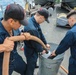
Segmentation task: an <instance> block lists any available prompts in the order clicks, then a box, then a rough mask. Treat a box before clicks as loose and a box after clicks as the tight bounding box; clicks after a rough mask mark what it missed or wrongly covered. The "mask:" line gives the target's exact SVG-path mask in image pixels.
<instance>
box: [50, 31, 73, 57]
mask: <svg viewBox="0 0 76 75" xmlns="http://www.w3.org/2000/svg"><path fill="white" fill-rule="evenodd" d="M73 42H74V35H73V33H72V32H71V31H68V32H67V34H66V35H65V37H64V38H63V40H62V41H61V42H60V44H59V46H58V47H57V49H56V51H53V52H52V54H51V55H52V56H56V55H58V54H61V53H63V52H65V51H66V50H67V49H68V48H69V47H71V46H72V44H73Z"/></svg>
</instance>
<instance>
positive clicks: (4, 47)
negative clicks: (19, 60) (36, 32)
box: [0, 38, 14, 53]
mask: <svg viewBox="0 0 76 75" xmlns="http://www.w3.org/2000/svg"><path fill="white" fill-rule="evenodd" d="M13 48H14V42H13V41H11V40H8V38H6V39H5V40H4V42H3V44H0V53H1V52H4V51H12V50H13Z"/></svg>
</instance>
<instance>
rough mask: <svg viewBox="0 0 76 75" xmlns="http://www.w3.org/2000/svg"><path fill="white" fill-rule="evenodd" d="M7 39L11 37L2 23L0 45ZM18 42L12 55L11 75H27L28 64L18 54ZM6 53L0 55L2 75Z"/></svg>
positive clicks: (0, 71)
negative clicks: (18, 74)
mask: <svg viewBox="0 0 76 75" xmlns="http://www.w3.org/2000/svg"><path fill="white" fill-rule="evenodd" d="M6 37H10V35H9V34H8V32H7V31H6V30H5V28H4V27H3V25H2V23H1V21H0V44H2V43H3V41H4V39H5V38H6ZM16 48H17V42H15V47H14V49H13V51H12V52H11V55H10V64H9V75H12V72H13V71H16V72H18V73H20V74H21V75H25V70H26V63H25V62H24V61H23V59H22V57H21V56H20V55H19V54H18V53H17V50H16ZM3 55H4V53H3V52H2V53H0V75H2V62H3Z"/></svg>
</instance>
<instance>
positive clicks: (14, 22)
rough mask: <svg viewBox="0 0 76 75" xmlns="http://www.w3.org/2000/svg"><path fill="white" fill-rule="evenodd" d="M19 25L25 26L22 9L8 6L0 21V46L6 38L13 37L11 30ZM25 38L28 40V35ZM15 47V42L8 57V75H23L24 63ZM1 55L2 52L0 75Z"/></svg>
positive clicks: (15, 5) (0, 72) (0, 59)
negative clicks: (15, 73)
mask: <svg viewBox="0 0 76 75" xmlns="http://www.w3.org/2000/svg"><path fill="white" fill-rule="evenodd" d="M21 24H22V25H26V20H25V13H24V9H23V8H22V7H21V6H20V5H19V4H10V5H8V6H7V7H6V10H5V13H4V17H3V18H2V19H1V21H0V44H2V43H3V42H4V40H5V38H6V37H10V36H14V32H13V29H14V30H16V29H18V28H19V27H20V26H21ZM26 36H27V37H26V39H27V40H28V38H29V37H28V36H29V34H26ZM10 47H11V46H10ZM16 47H17V42H15V46H14V49H13V51H11V55H10V64H9V75H11V74H12V72H13V71H16V72H18V73H20V74H21V75H25V71H26V63H25V62H24V61H23V59H22V57H21V56H20V55H19V54H18V53H17V50H16ZM3 55H4V54H3V52H2V53H0V75H2V61H3Z"/></svg>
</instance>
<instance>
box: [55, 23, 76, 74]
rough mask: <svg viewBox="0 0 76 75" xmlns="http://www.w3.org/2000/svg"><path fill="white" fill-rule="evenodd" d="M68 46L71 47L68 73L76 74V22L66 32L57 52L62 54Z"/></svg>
mask: <svg viewBox="0 0 76 75" xmlns="http://www.w3.org/2000/svg"><path fill="white" fill-rule="evenodd" d="M68 48H70V52H71V56H70V59H69V67H68V69H69V74H68V75H76V24H74V26H73V27H72V28H71V29H70V30H69V31H68V32H67V33H66V35H65V37H64V38H63V40H62V41H61V42H60V44H59V46H58V48H57V49H56V52H55V53H56V55H58V54H61V53H63V52H65V51H66V50H67V49H68Z"/></svg>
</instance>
